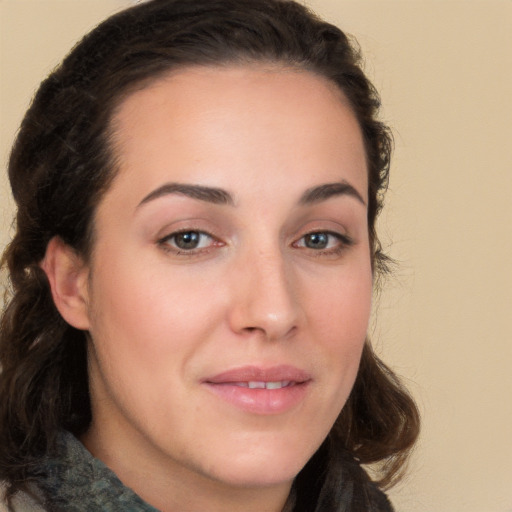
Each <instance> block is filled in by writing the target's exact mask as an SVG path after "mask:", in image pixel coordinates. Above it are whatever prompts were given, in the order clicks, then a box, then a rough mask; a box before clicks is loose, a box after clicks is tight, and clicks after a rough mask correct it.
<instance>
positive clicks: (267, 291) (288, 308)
mask: <svg viewBox="0 0 512 512" xmlns="http://www.w3.org/2000/svg"><path fill="white" fill-rule="evenodd" d="M237 274H238V280H239V282H238V285H237V284H236V283H235V284H234V286H235V287H236V288H238V293H237V294H236V295H235V299H234V303H233V311H232V321H233V327H234V328H235V330H237V331H245V332H248V331H259V332H262V333H264V334H265V337H266V338H268V339H279V338H283V337H285V336H286V335H287V334H289V333H290V332H291V331H292V330H294V328H296V327H297V322H298V313H299V307H298V302H297V297H296V294H295V292H294V283H293V278H292V269H291V268H290V264H289V263H288V262H287V261H286V258H285V257H284V255H283V252H282V250H281V249H280V248H279V247H278V246H277V244H276V245H275V246H267V247H265V248H262V247H259V248H257V249H253V250H247V252H246V254H245V255H244V257H243V258H241V259H240V267H239V271H238V272H237ZM240 281H242V282H240Z"/></svg>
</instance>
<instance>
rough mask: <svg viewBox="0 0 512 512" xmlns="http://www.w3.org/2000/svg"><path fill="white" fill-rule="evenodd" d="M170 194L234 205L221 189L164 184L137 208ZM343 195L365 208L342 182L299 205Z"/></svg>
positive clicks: (312, 192) (313, 191)
mask: <svg viewBox="0 0 512 512" xmlns="http://www.w3.org/2000/svg"><path fill="white" fill-rule="evenodd" d="M170 194H180V195H184V196H187V197H190V198H192V199H198V200H200V201H205V202H207V203H212V204H221V205H231V206H233V205H234V204H235V202H234V200H233V197H232V196H231V194H230V193H229V192H227V191H226V190H224V189H221V188H215V187H206V186H204V185H191V184H187V183H166V184H164V185H162V186H161V187H158V188H157V189H155V190H153V191H152V192H150V193H149V194H148V195H147V196H146V197H144V199H142V201H141V202H140V203H139V204H138V206H137V207H139V206H141V205H143V204H145V203H148V202H150V201H153V200H155V199H158V198H160V197H164V196H166V195H170ZM343 195H346V196H350V197H354V198H355V199H357V200H358V201H359V202H360V203H362V204H363V205H365V206H366V203H365V201H364V199H363V198H362V197H361V194H359V192H358V191H357V190H356V189H355V188H354V187H353V186H352V185H350V183H347V182H346V181H344V180H343V181H341V182H336V183H326V184H324V185H319V186H316V187H312V188H309V189H307V190H306V191H305V192H304V194H302V196H301V198H300V200H299V204H302V205H307V204H313V203H319V202H321V201H326V200H327V199H330V198H331V197H335V196H343Z"/></svg>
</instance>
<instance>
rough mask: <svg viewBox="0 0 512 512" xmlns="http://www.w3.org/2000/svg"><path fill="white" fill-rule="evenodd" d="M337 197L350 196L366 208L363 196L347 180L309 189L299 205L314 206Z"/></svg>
mask: <svg viewBox="0 0 512 512" xmlns="http://www.w3.org/2000/svg"><path fill="white" fill-rule="evenodd" d="M335 196H350V197H354V198H355V199H357V200H358V201H359V202H360V203H362V204H363V205H365V206H366V202H365V200H364V199H363V198H362V196H361V194H360V193H359V192H358V191H357V190H356V189H355V188H354V187H353V186H352V185H351V184H350V183H348V182H346V181H345V180H343V181H340V182H336V183H326V184H325V185H319V186H318V187H312V188H309V189H308V190H306V191H305V192H304V194H302V197H301V198H300V201H299V204H303V205H304V204H312V203H319V202H320V201H325V200H327V199H330V198H331V197H335Z"/></svg>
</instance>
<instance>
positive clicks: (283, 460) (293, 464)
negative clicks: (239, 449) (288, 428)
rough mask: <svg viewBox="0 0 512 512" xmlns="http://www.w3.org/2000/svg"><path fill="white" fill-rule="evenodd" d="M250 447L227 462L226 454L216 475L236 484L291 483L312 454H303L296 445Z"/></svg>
mask: <svg viewBox="0 0 512 512" xmlns="http://www.w3.org/2000/svg"><path fill="white" fill-rule="evenodd" d="M255 450H256V451H253V450H247V451H245V452H244V453H242V454H239V455H238V456H237V457H235V458H232V459H231V462H230V463H228V456H226V457H225V458H223V460H222V462H221V464H222V466H221V467H218V468H217V469H218V470H217V471H213V473H216V475H215V476H214V478H215V479H218V480H219V481H223V482H224V483H226V484H228V485H231V486H233V487H268V486H274V485H283V484H286V483H291V482H292V481H293V480H294V478H295V477H296V476H297V474H298V473H299V472H300V471H301V470H302V468H303V467H304V466H305V465H306V463H307V462H308V460H309V458H310V457H311V455H312V454H311V455H310V454H309V453H308V454H302V456H301V453H300V452H301V450H298V449H297V447H295V449H293V448H292V449H291V450H287V451H283V450H279V449H274V450H268V449H267V450H265V449H261V450H258V448H256V449H255Z"/></svg>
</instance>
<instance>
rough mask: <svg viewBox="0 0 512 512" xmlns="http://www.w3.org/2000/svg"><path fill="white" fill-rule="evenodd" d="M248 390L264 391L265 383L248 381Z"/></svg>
mask: <svg viewBox="0 0 512 512" xmlns="http://www.w3.org/2000/svg"><path fill="white" fill-rule="evenodd" d="M249 389H265V383H264V382H261V381H256V380H251V381H249Z"/></svg>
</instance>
